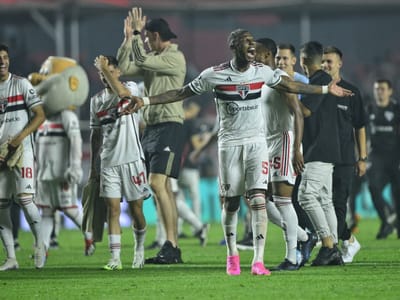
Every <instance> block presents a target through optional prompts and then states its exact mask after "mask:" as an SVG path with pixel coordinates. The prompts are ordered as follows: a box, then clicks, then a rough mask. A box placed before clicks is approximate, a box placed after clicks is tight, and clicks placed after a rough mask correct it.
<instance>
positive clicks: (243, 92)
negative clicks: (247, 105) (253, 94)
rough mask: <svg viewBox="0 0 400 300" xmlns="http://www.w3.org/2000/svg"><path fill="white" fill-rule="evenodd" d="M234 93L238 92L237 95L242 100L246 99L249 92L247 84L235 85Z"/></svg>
mask: <svg viewBox="0 0 400 300" xmlns="http://www.w3.org/2000/svg"><path fill="white" fill-rule="evenodd" d="M236 91H237V92H238V94H239V95H240V97H241V98H242V99H246V97H247V94H248V93H249V91H250V86H249V85H248V84H242V85H237V86H236Z"/></svg>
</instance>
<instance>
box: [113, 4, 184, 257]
mask: <svg viewBox="0 0 400 300" xmlns="http://www.w3.org/2000/svg"><path fill="white" fill-rule="evenodd" d="M146 19H147V18H146V16H142V10H141V8H136V7H135V8H133V9H132V10H131V12H130V13H129V15H128V17H127V18H126V19H125V24H124V35H125V38H124V41H123V43H122V45H121V47H120V48H119V50H118V54H117V59H118V61H119V67H120V69H121V71H122V73H123V75H125V76H140V77H142V78H143V80H144V86H145V90H144V94H145V96H152V95H157V94H160V93H162V92H165V91H168V90H170V89H176V88H181V87H182V86H183V83H184V79H185V74H186V62H185V57H184V56H183V53H182V52H181V51H180V50H178V45H177V44H174V43H172V42H171V39H173V38H176V37H177V36H176V35H175V34H174V33H173V32H172V31H171V29H170V28H169V25H168V23H167V22H166V21H165V20H164V19H152V20H149V21H147V22H146ZM143 29H144V30H143ZM142 31H144V32H143V33H144V35H145V38H146V39H145V41H146V42H147V43H148V46H149V48H150V49H151V51H150V52H148V53H147V52H146V51H145V49H144V46H143V40H142V35H141V34H142ZM131 57H132V58H133V59H132V60H131ZM142 116H143V120H144V122H145V123H146V128H145V130H144V133H143V137H142V141H141V142H142V146H143V150H144V153H145V159H146V166H147V171H148V174H149V178H148V181H149V184H150V186H151V188H152V190H153V192H154V196H155V199H156V203H157V209H158V212H159V215H160V217H161V221H162V223H163V225H164V227H165V230H166V236H167V240H166V242H165V243H164V245H163V246H162V248H161V250H160V252H159V253H158V254H157V256H155V257H153V258H149V259H147V260H146V263H156V264H172V263H182V258H181V251H180V249H179V248H178V245H177V219H178V216H177V210H176V202H175V199H174V197H173V194H172V192H171V189H170V186H169V180H168V177H173V178H178V175H179V167H180V161H181V152H182V148H183V141H182V139H181V136H182V134H181V133H182V124H183V120H184V112H183V107H182V102H181V101H179V102H175V103H168V104H162V105H155V106H148V107H145V108H144V109H143V111H142Z"/></svg>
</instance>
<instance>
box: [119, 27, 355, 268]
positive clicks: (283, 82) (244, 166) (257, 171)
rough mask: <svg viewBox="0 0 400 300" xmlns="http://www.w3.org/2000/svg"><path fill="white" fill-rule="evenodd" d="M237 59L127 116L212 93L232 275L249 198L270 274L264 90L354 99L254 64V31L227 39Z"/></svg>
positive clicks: (258, 259) (135, 105) (257, 249)
mask: <svg viewBox="0 0 400 300" xmlns="http://www.w3.org/2000/svg"><path fill="white" fill-rule="evenodd" d="M228 44H229V48H230V50H231V51H232V53H233V58H232V60H230V61H229V62H226V63H223V64H221V65H219V66H215V67H210V68H208V69H206V70H204V71H203V72H202V73H201V74H200V75H199V76H198V77H197V78H196V79H194V80H193V81H192V82H190V83H189V84H187V85H186V86H184V87H183V88H181V89H177V90H170V91H167V92H165V93H163V94H160V95H156V96H151V97H144V98H143V99H142V98H139V97H132V100H131V103H130V104H129V106H128V107H127V108H126V109H125V112H126V113H129V112H132V111H136V110H138V109H140V107H142V106H143V105H154V104H160V103H169V102H174V101H180V100H183V99H185V98H188V97H191V96H193V95H197V94H202V93H204V92H207V91H213V92H214V94H215V102H216V106H217V113H218V119H219V132H218V148H219V150H218V155H219V162H220V164H219V178H220V189H221V195H222V196H223V197H224V198H225V203H224V207H223V210H222V224H223V230H224V233H225V238H226V244H227V248H228V253H227V254H228V255H227V256H228V257H227V273H228V274H229V275H239V274H240V262H239V252H238V250H237V247H236V232H237V212H238V209H239V200H240V196H241V195H244V194H247V196H248V198H249V201H250V206H251V210H252V227H253V234H254V257H253V262H252V273H253V274H256V275H269V274H270V272H269V270H267V269H265V267H264V264H263V256H264V246H265V234H266V223H267V215H266V210H265V191H266V190H267V186H268V153H267V151H268V150H267V144H266V140H265V133H264V121H263V115H262V109H261V102H260V101H261V88H262V86H263V85H264V84H267V85H268V86H270V87H273V88H279V89H281V90H284V91H289V92H293V93H317V94H322V93H328V92H331V93H334V94H336V95H338V96H343V95H348V94H351V91H348V90H344V89H342V88H339V87H337V86H336V85H335V83H334V82H332V83H330V84H329V85H326V86H323V87H322V86H313V85H306V84H303V83H300V82H294V81H292V80H291V79H290V78H289V77H284V76H282V77H281V76H280V75H279V74H277V73H275V72H274V71H273V70H272V69H271V68H270V67H268V66H265V65H262V64H258V63H254V59H255V51H256V49H255V41H254V38H253V36H252V35H251V33H250V32H248V31H247V30H243V29H237V30H235V31H233V32H232V33H231V34H230V35H229V38H228Z"/></svg>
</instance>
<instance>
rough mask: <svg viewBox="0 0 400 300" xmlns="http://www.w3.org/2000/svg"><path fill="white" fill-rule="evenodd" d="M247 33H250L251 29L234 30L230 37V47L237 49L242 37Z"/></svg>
mask: <svg viewBox="0 0 400 300" xmlns="http://www.w3.org/2000/svg"><path fill="white" fill-rule="evenodd" d="M246 33H249V31H248V30H245V29H241V28H239V29H236V30H234V31H232V32H231V34H230V35H229V37H228V45H229V48H231V49H235V48H236V47H237V46H238V44H239V41H240V38H241V37H242V36H243V35H245V34H246Z"/></svg>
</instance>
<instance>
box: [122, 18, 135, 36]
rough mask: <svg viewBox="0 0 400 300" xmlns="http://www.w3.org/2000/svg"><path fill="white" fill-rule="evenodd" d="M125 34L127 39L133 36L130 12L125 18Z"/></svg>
mask: <svg viewBox="0 0 400 300" xmlns="http://www.w3.org/2000/svg"><path fill="white" fill-rule="evenodd" d="M124 36H125V39H127V40H129V39H131V38H132V36H133V28H132V16H131V14H130V13H129V15H128V16H127V17H126V18H125V20H124Z"/></svg>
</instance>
